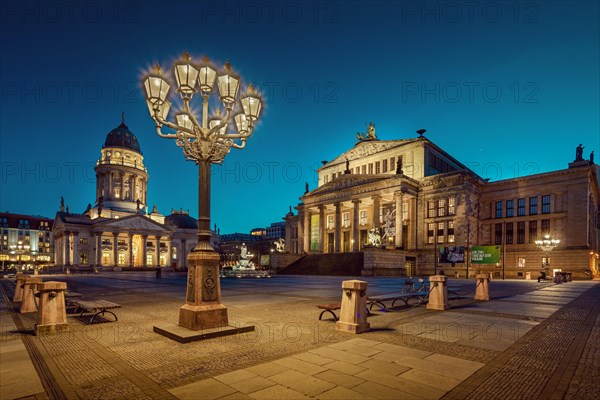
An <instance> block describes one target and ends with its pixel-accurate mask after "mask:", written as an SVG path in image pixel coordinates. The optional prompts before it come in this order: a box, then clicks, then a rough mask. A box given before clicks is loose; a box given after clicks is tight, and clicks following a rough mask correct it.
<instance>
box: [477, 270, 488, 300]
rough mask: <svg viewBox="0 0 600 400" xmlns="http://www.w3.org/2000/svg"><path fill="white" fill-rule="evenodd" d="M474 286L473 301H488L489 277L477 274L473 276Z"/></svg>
mask: <svg viewBox="0 0 600 400" xmlns="http://www.w3.org/2000/svg"><path fill="white" fill-rule="evenodd" d="M475 281H476V286H475V297H474V299H475V300H484V301H487V300H489V299H490V290H489V283H490V276H489V275H488V274H477V275H476V276H475Z"/></svg>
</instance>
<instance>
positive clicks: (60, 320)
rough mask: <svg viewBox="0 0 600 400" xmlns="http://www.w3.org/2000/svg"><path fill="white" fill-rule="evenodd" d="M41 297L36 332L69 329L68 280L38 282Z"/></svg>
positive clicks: (47, 332) (42, 332)
mask: <svg viewBox="0 0 600 400" xmlns="http://www.w3.org/2000/svg"><path fill="white" fill-rule="evenodd" d="M37 289H38V291H39V293H38V294H37V295H36V296H39V298H40V306H39V307H38V317H37V323H36V325H35V334H36V335H44V334H50V333H57V332H64V331H67V330H68V329H69V324H68V323H67V309H66V306H65V290H67V284H66V282H52V281H51V282H43V283H38V284H37Z"/></svg>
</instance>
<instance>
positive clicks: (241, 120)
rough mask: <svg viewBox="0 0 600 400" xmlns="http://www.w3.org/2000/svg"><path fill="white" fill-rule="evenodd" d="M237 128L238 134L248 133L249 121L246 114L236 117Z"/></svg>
mask: <svg viewBox="0 0 600 400" xmlns="http://www.w3.org/2000/svg"><path fill="white" fill-rule="evenodd" d="M235 126H237V130H238V133H246V132H248V120H247V119H246V115H245V114H238V115H236V116H235Z"/></svg>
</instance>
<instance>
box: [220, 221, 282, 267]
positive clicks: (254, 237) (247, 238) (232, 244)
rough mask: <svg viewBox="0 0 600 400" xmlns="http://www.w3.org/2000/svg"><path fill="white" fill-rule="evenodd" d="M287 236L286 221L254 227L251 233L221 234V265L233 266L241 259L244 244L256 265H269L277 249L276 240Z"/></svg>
mask: <svg viewBox="0 0 600 400" xmlns="http://www.w3.org/2000/svg"><path fill="white" fill-rule="evenodd" d="M284 237H285V222H274V223H272V224H271V225H270V226H269V227H267V228H266V229H265V228H254V229H252V230H251V231H250V233H229V234H222V235H220V236H219V241H220V243H219V247H218V249H219V255H220V257H221V266H223V267H233V266H235V265H237V263H238V262H239V261H240V250H241V247H242V244H245V245H246V247H247V248H248V252H249V253H250V254H252V255H253V258H252V261H253V262H254V263H255V264H256V265H261V266H263V267H267V266H268V265H269V263H270V257H271V253H273V251H274V250H275V243H274V242H275V241H276V240H277V239H279V238H284Z"/></svg>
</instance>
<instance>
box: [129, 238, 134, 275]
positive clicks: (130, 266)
mask: <svg viewBox="0 0 600 400" xmlns="http://www.w3.org/2000/svg"><path fill="white" fill-rule="evenodd" d="M132 267H133V233H130V234H129V268H132Z"/></svg>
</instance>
